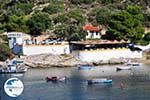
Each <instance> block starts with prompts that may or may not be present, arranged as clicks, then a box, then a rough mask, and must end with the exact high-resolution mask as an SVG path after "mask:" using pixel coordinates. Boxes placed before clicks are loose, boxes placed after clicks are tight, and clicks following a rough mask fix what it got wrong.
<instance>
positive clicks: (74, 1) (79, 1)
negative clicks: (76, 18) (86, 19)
mask: <svg viewBox="0 0 150 100" xmlns="http://www.w3.org/2000/svg"><path fill="white" fill-rule="evenodd" d="M69 1H70V2H71V3H72V4H76V5H77V4H82V3H83V4H91V3H93V2H94V1H95V0H69Z"/></svg>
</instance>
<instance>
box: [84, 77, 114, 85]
mask: <svg viewBox="0 0 150 100" xmlns="http://www.w3.org/2000/svg"><path fill="white" fill-rule="evenodd" d="M87 81H88V84H98V83H112V80H111V79H107V78H94V79H91V80H87Z"/></svg>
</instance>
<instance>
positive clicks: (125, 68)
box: [116, 66, 131, 71]
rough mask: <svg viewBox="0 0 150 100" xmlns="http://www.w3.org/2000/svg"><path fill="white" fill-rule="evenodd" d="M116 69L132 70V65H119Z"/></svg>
mask: <svg viewBox="0 0 150 100" xmlns="http://www.w3.org/2000/svg"><path fill="white" fill-rule="evenodd" d="M116 69H117V71H118V70H131V67H130V66H118V67H117V68H116Z"/></svg>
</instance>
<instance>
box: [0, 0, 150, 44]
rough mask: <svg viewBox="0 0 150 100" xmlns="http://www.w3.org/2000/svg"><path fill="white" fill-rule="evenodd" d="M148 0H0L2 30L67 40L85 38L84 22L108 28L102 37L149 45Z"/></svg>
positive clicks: (149, 14) (149, 21)
mask: <svg viewBox="0 0 150 100" xmlns="http://www.w3.org/2000/svg"><path fill="white" fill-rule="evenodd" d="M149 5H150V1H149V0H0V33H3V32H6V31H7V32H11V31H19V32H26V33H28V34H31V35H39V34H42V33H43V32H44V33H47V34H49V33H54V34H56V35H58V36H62V37H64V38H65V39H67V40H68V41H71V40H81V39H84V38H85V34H84V33H85V32H84V31H83V30H82V28H81V27H82V26H83V25H85V23H88V22H90V23H92V24H93V25H102V26H103V27H106V28H107V29H108V31H107V35H105V36H103V37H102V38H103V39H110V40H114V39H116V40H121V39H124V40H130V41H131V42H133V43H139V44H148V43H149V42H150V33H144V28H145V27H150V6H149Z"/></svg>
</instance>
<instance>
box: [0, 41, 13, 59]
mask: <svg viewBox="0 0 150 100" xmlns="http://www.w3.org/2000/svg"><path fill="white" fill-rule="evenodd" d="M0 48H1V49H0V61H5V60H6V59H7V58H11V57H12V56H13V54H12V52H11V50H10V49H9V47H8V45H7V44H2V43H0Z"/></svg>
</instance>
